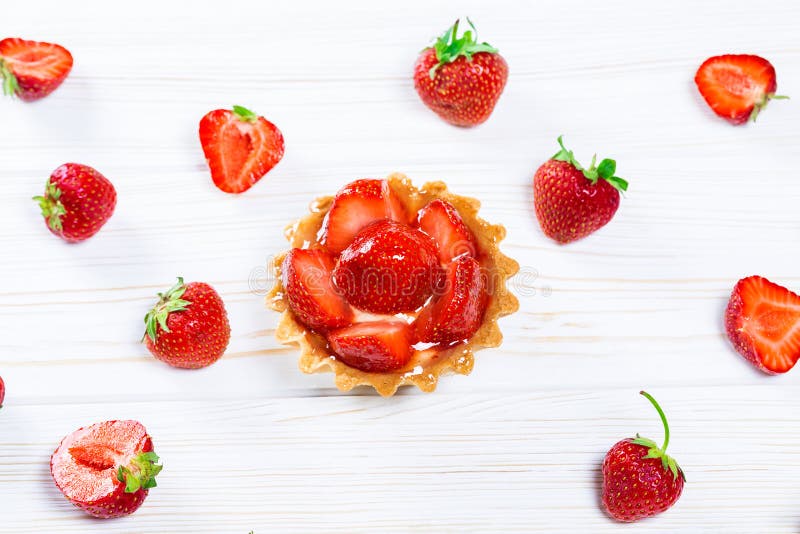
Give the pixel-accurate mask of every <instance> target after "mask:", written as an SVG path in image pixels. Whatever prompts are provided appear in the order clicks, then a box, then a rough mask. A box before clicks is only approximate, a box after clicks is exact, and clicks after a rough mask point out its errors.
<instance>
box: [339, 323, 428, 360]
mask: <svg viewBox="0 0 800 534" xmlns="http://www.w3.org/2000/svg"><path fill="white" fill-rule="evenodd" d="M328 341H329V342H330V344H331V349H333V352H334V353H336V359H338V360H341V361H342V362H343V363H345V364H347V365H349V366H350V367H354V368H356V369H360V370H361V371H365V372H367V373H385V372H388V371H395V370H397V369H400V368H401V367H403V366H404V365H406V364H407V363H408V361H409V360H410V359H411V355H412V354H413V352H414V351H413V349H412V347H411V345H412V344H413V342H414V340H413V339H412V332H411V328H410V327H409V326H408V324H407V323H404V322H402V321H375V322H369V323H358V324H354V325H353V326H350V327H348V328H343V329H341V330H337V331H335V332H332V333H330V334H329V335H328Z"/></svg>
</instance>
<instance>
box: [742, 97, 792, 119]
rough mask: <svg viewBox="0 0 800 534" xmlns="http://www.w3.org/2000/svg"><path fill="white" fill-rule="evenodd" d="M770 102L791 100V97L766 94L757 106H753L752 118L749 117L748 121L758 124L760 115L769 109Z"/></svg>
mask: <svg viewBox="0 0 800 534" xmlns="http://www.w3.org/2000/svg"><path fill="white" fill-rule="evenodd" d="M770 100H789V97H788V96H786V95H776V94H775V93H767V94H765V95H764V97H763V98H762V99H761V101H759V102H756V104H755V105H754V106H753V111H751V112H750V117H748V119H749V120H751V121H753V122H756V119H757V118H758V114H759V113H761V110H762V109H764V108H765V107H767V104H769V101H770Z"/></svg>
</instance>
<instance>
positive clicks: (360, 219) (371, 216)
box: [322, 178, 407, 254]
mask: <svg viewBox="0 0 800 534" xmlns="http://www.w3.org/2000/svg"><path fill="white" fill-rule="evenodd" d="M381 219H392V220H395V221H399V222H407V215H406V210H405V208H404V207H403V205H402V204H401V203H400V199H399V198H398V197H397V195H396V194H395V192H394V191H392V188H391V187H390V186H389V182H387V181H386V180H375V179H371V178H362V179H361V180H356V181H355V182H351V183H349V184H347V185H346V186H344V187H343V188H342V189H340V190H339V192H338V193H336V198H334V200H333V205H332V206H331V209H330V211H329V212H328V214H327V215H326V217H325V223H324V226H323V236H322V243H323V244H324V245H325V246H326V247H327V248H328V250H330V251H331V252H333V253H334V254H338V253H340V252H341V251H342V250H344V249H345V248H346V247H347V246H348V245H349V244H350V243H352V241H353V238H355V236H356V234H357V233H358V232H359V231H361V229H362V228H364V227H365V226H367V225H368V224H370V223H373V222H375V221H378V220H381Z"/></svg>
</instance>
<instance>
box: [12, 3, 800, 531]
mask: <svg viewBox="0 0 800 534" xmlns="http://www.w3.org/2000/svg"><path fill="white" fill-rule="evenodd" d="M198 4H200V3H198ZM529 4H530V5H529V6H527V7H525V8H524V9H523V7H522V3H520V2H516V1H510V0H509V1H507V2H486V1H469V2H462V3H461V6H462V7H461V8H462V12H455V11H453V10H452V7H453V6H450V7H449V8H448V6H446V5H444V3H443V2H441V3H440V2H430V1H423V0H411V1H407V2H402V3H383V2H370V3H367V2H363V3H359V2H354V1H349V2H344V1H340V2H326V1H322V0H320V1H317V2H302V1H301V2H276V1H267V2H259V3H250V2H241V1H228V2H216V3H214V5H213V6H206V5H205V4H203V5H194V3H192V4H191V7H188V6H189V5H190V3H188V2H187V3H186V4H185V6H183V7H179V6H177V5H175V6H173V5H172V4H170V3H168V2H163V1H161V2H156V1H144V2H132V3H128V4H127V5H125V6H123V5H121V4H118V3H114V2H99V1H94V2H81V3H79V2H67V1H62V0H38V1H36V2H27V3H20V2H7V3H6V5H4V6H3V10H2V14H0V20H1V22H2V24H0V31H2V32H3V36H6V35H8V36H16V35H19V36H23V37H27V38H33V39H41V40H52V41H55V42H58V43H61V44H63V45H65V46H67V47H68V48H69V49H70V50H71V51H72V53H73V55H74V56H75V68H74V70H73V72H72V74H71V76H70V77H69V79H68V80H67V81H66V83H65V84H64V85H63V86H62V88H61V89H59V90H58V91H57V92H56V93H54V94H53V95H52V96H51V97H49V98H47V99H46V100H43V101H41V102H40V103H36V104H29V105H26V104H23V103H21V102H17V101H12V100H9V99H4V100H3V101H2V102H0V123H1V124H2V128H0V181H1V182H2V193H0V246H2V250H3V253H2V261H0V279H2V284H1V285H0V315H2V320H0V349H1V350H0V375H2V376H3V378H4V379H5V380H6V383H7V387H8V393H7V401H6V406H5V407H4V408H3V410H2V411H0V532H3V533H14V534H22V533H51V532H52V533H64V532H71V533H99V532H102V533H107V532H110V533H166V532H170V533H174V532H190V533H215V534H218V533H241V534H245V533H247V532H248V531H250V530H251V529H253V530H255V532H256V534H264V533H267V532H289V531H292V532H343V533H355V532H408V531H420V532H423V531H424V532H444V531H446V532H467V531H470V532H472V531H475V532H478V531H480V532H523V531H525V532H546V533H554V532H567V533H583V532H587V533H589V532H591V533H601V532H617V531H623V530H630V531H633V530H634V529H635V530H636V531H637V532H669V533H674V532H691V533H698V532H708V533H718V532H723V531H724V532H727V533H732V532H747V533H770V534H776V533H789V532H797V531H798V530H800V506H798V504H797V503H798V499H800V483H799V482H798V480H800V455H798V452H800V446H799V445H798V444H797V442H798V438H800V428H798V425H800V409H798V405H800V387H798V384H800V370H797V371H794V372H792V373H789V374H788V375H786V376H783V377H768V376H765V375H762V374H760V373H759V372H757V371H755V370H754V369H752V368H751V367H750V366H749V365H748V364H747V363H746V362H745V361H744V360H743V359H742V358H740V357H739V356H738V355H736V354H735V353H733V351H732V350H731V349H730V347H729V346H728V343H727V341H726V339H725V337H724V335H723V334H722V329H721V320H722V317H721V315H722V310H723V307H724V304H725V302H726V299H727V296H728V294H729V291H730V289H731V287H732V286H733V284H734V282H735V281H736V280H737V279H738V278H740V277H743V276H745V275H749V274H755V273H759V274H762V275H765V276H768V277H770V278H772V279H773V280H775V281H776V282H779V283H783V284H786V285H788V286H790V287H793V288H795V289H798V288H800V267H798V264H800V250H798V238H800V210H798V205H799V203H800V180H798V177H797V174H798V171H797V167H798V163H799V162H800V157H798V156H800V151H799V150H798V137H799V136H800V111H798V105H797V101H796V100H789V101H782V102H775V103H773V104H772V105H771V106H770V109H768V110H767V111H766V112H765V113H763V115H762V116H761V117H760V119H759V122H758V123H757V124H755V125H750V126H746V127H740V128H735V127H732V126H730V125H728V124H727V123H725V122H723V121H722V120H719V119H717V118H715V117H714V116H713V115H712V114H711V112H710V111H709V110H708V109H707V108H706V106H705V104H704V103H703V102H702V101H701V99H700V97H699V95H698V94H697V92H696V90H695V88H694V84H693V81H692V80H693V75H694V71H695V69H696V68H697V66H698V65H699V64H700V62H702V61H703V60H704V59H705V58H706V57H708V56H710V55H714V54H717V53H724V52H729V51H732V52H748V53H758V54H761V55H764V56H765V57H767V58H769V59H770V60H771V61H772V62H773V64H774V65H775V67H776V69H777V72H778V84H779V89H780V92H781V93H786V94H790V95H792V96H795V97H800V46H798V43H799V42H800V41H798V37H797V28H798V26H799V25H800V5H798V4H797V3H796V2H793V1H791V0H774V1H772V2H762V3H760V4H759V5H758V6H754V5H753V3H752V2H744V1H735V2H734V1H730V0H717V1H710V2H702V3H701V2H693V1H691V0H681V1H679V2H664V3H662V4H658V5H656V4H653V3H643V2H637V1H635V0H625V1H614V2H603V3H600V2H578V1H574V0H550V1H546V2H536V3H533V2H531V3H529ZM463 14H468V15H470V16H471V17H472V18H473V20H474V21H475V22H476V24H477V25H478V26H479V29H480V30H481V36H482V38H485V39H486V40H488V41H490V42H491V43H492V44H494V45H495V46H497V47H498V48H499V49H500V50H501V53H502V54H503V55H504V56H505V57H506V59H507V60H508V63H509V65H510V69H511V77H510V80H509V83H508V86H507V89H506V92H505V94H504V95H503V97H502V99H501V100H500V103H499V105H498V107H497V109H496V110H495V113H494V115H493V116H492V118H491V119H490V121H489V122H488V123H487V124H485V125H483V126H481V127H479V128H475V129H471V130H463V129H456V128H453V127H450V126H448V125H447V124H445V123H443V122H442V121H440V120H439V119H438V118H437V117H436V116H435V115H434V114H433V113H431V112H430V111H428V110H427V109H426V108H424V107H423V105H422V104H421V103H420V101H419V100H418V98H417V95H416V94H415V92H414V89H413V85H412V82H411V79H410V76H411V68H412V65H413V62H414V60H415V57H416V53H417V52H418V51H419V50H420V49H421V48H422V47H423V46H424V45H425V44H426V43H427V42H428V39H429V38H430V37H432V36H434V35H436V34H438V33H439V32H440V31H442V30H444V29H445V28H446V27H447V25H448V24H450V23H451V22H452V21H453V19H454V18H455V17H456V16H458V15H463ZM232 104H242V105H245V106H248V107H250V108H252V109H253V110H255V111H257V112H259V113H262V114H264V115H266V116H267V117H268V118H269V119H270V120H272V121H274V122H275V123H276V124H278V125H279V127H280V128H281V129H282V130H283V133H284V135H285V137H286V140H287V149H286V156H285V158H284V160H283V162H281V163H280V165H279V166H278V167H276V168H275V170H273V172H271V173H270V174H269V175H268V176H267V177H266V178H265V179H264V180H263V181H262V182H260V183H259V184H258V185H257V186H256V187H254V188H253V189H252V190H250V191H249V192H248V193H246V194H243V195H240V196H230V195H225V194H223V193H221V192H219V191H218V190H217V189H215V188H214V187H213V185H212V184H211V180H210V177H209V174H208V170H207V168H206V165H205V162H204V160H203V156H202V152H201V150H200V146H199V142H198V139H197V123H198V121H199V119H200V117H201V116H202V115H203V114H204V113H205V112H206V111H208V110H210V109H214V108H218V107H228V106H230V105H232ZM559 134H564V135H565V139H566V141H567V143H568V144H569V146H571V147H572V148H573V149H574V150H575V151H576V153H577V154H578V155H579V156H580V157H581V158H583V159H584V160H587V161H588V159H589V158H590V157H591V154H592V152H593V151H597V152H598V153H599V154H600V155H601V156H607V157H614V158H616V159H617V161H618V172H619V174H620V175H621V176H624V177H625V178H627V179H629V180H630V182H631V188H630V191H629V193H628V194H627V195H626V198H625V199H624V200H623V202H622V206H621V208H620V210H619V212H618V213H617V215H616V217H615V219H614V220H613V221H612V223H611V224H609V225H608V226H607V227H606V228H605V229H603V230H601V231H600V232H598V233H597V234H595V235H594V236H591V237H590V238H588V239H585V240H584V241H581V242H578V243H575V244H573V245H569V246H566V247H562V246H557V245H555V244H554V243H552V242H550V241H549V240H547V239H546V238H545V237H544V236H543V235H542V233H541V231H540V230H539V228H538V225H537V223H536V221H535V218H534V214H533V209H532V199H531V186H530V182H531V177H532V175H533V172H534V171H535V169H536V168H537V167H538V165H539V164H541V163H542V162H543V161H544V160H545V159H546V158H548V157H549V156H551V155H552V154H553V153H555V151H556V148H557V147H556V144H555V139H556V137H557V136H558V135H559ZM66 161H78V162H82V163H86V164H90V165H92V166H95V167H96V168H97V169H99V170H100V171H101V172H103V173H104V174H105V175H106V176H108V177H109V178H110V179H111V180H112V181H113V183H114V184H115V186H116V188H117V191H118V193H119V202H118V206H117V211H116V213H115V215H114V216H113V218H112V219H111V220H110V222H109V223H108V224H107V226H106V227H105V228H104V229H103V230H102V231H101V232H100V233H99V234H98V235H97V236H95V237H94V238H92V239H91V240H90V241H88V242H86V243H84V244H81V245H77V246H68V245H66V244H64V243H62V242H60V241H59V240H58V239H56V238H54V237H53V236H51V235H50V234H49V233H48V232H47V231H46V229H45V226H44V224H43V223H42V221H41V220H40V217H39V215H38V212H37V207H36V206H35V204H34V203H33V202H32V201H30V200H29V198H30V197H31V196H33V195H35V194H39V193H41V191H42V188H43V186H44V183H45V180H46V179H47V176H48V175H49V173H50V171H52V170H53V169H54V168H55V167H57V166H58V165H60V164H61V163H64V162H66ZM391 171H401V172H405V173H406V174H408V175H409V176H410V177H412V178H413V179H414V181H415V183H417V184H418V185H419V184H422V183H423V182H425V181H427V180H433V179H441V180H444V181H446V182H447V183H448V184H449V185H450V187H451V188H452V189H453V190H454V191H456V192H457V193H460V194H466V195H470V196H475V197H478V198H480V199H482V201H483V209H482V214H483V215H484V216H485V218H487V219H488V220H490V221H492V222H501V223H503V224H505V225H506V227H507V228H508V239H507V241H506V243H505V246H504V250H505V251H506V253H508V254H509V255H511V256H512V257H514V258H516V259H517V260H518V261H519V262H520V263H521V265H522V269H523V270H522V274H521V275H520V276H519V277H517V279H516V280H515V281H514V287H515V290H516V292H517V294H518V295H519V296H520V300H521V309H520V311H519V312H518V313H517V314H515V315H513V316H511V317H509V318H507V319H505V320H503V321H502V323H501V324H502V328H503V330H504V333H505V336H506V340H505V343H504V344H503V346H502V347H501V348H499V349H497V350H491V351H485V352H481V353H479V354H478V357H477V361H476V366H475V370H474V372H473V373H472V375H471V376H468V377H461V376H453V377H447V378H444V379H443V380H442V381H441V383H440V385H439V388H438V390H437V391H436V392H435V393H433V394H430V395H425V394H420V393H419V392H418V391H414V390H410V389H405V390H402V391H401V392H400V394H398V395H397V396H395V397H393V398H389V399H384V398H380V397H378V396H376V395H375V394H373V393H372V392H371V391H368V390H360V391H356V392H353V393H350V394H340V393H339V392H338V391H336V389H335V388H334V387H333V380H332V376H331V375H329V374H322V375H311V376H307V375H302V374H301V373H299V371H298V370H297V368H296V357H297V354H296V351H295V350H292V349H287V348H284V347H281V346H279V345H278V344H277V343H276V341H275V340H274V338H273V330H274V327H275V325H276V320H277V314H275V313H273V312H270V311H268V310H267V309H266V308H265V307H264V305H263V300H262V294H263V290H264V285H265V283H266V280H265V278H264V271H263V266H264V265H265V263H266V262H267V261H268V259H269V257H270V256H271V255H272V254H273V253H275V252H277V251H279V250H281V249H283V248H284V247H285V242H284V239H283V236H282V229H283V227H284V225H286V224H287V223H288V222H290V221H292V220H293V219H294V218H296V217H298V216H300V215H302V214H304V213H305V211H306V207H307V204H308V203H309V201H311V200H312V199H313V198H314V197H316V196H319V195H322V194H328V193H331V192H333V191H335V190H336V189H337V188H338V187H340V186H341V185H343V184H344V183H346V182H348V181H350V180H352V179H354V178H357V177H363V176H384V175H386V174H388V173H389V172H391ZM179 274H180V275H183V276H184V277H186V279H187V280H204V281H207V282H209V283H211V284H213V285H214V286H216V288H217V289H218V290H219V291H220V293H221V294H222V296H223V298H224V300H225V303H226V305H227V308H228V311H229V314H230V318H231V324H232V329H233V337H232V340H231V344H230V347H229V349H228V352H227V354H226V356H225V357H224V358H223V359H222V360H221V361H220V362H218V363H217V364H215V365H213V366H212V367H210V368H208V369H204V370H201V371H194V372H186V371H179V370H173V369H170V368H168V367H166V366H165V365H163V364H161V363H159V362H157V361H155V360H154V359H153V358H152V357H151V356H150V355H149V354H148V353H147V351H146V350H145V348H144V347H143V346H142V345H141V344H140V343H139V339H140V338H141V335H142V328H143V325H142V317H143V316H144V313H145V311H146V310H147V308H148V307H149V305H150V304H151V303H152V301H153V299H154V294H155V293H156V292H157V291H160V290H163V289H166V288H167V287H168V286H169V285H170V284H171V283H172V282H173V280H174V277H175V276H176V275H179ZM641 388H646V389H648V390H649V391H650V392H651V393H652V394H654V395H655V396H656V398H658V399H659V400H660V402H661V403H662V405H663V406H664V408H665V410H666V411H667V414H668V416H669V417H670V420H671V423H672V431H673V438H672V444H671V447H670V450H671V452H672V453H673V454H674V456H675V457H676V458H677V459H678V460H679V462H681V464H682V465H683V467H684V468H685V470H686V473H687V476H688V480H689V481H688V483H687V486H686V490H685V492H684V495H683V497H682V498H681V499H680V501H679V502H678V504H677V505H676V506H675V507H674V508H673V509H672V510H670V511H669V512H668V513H666V514H664V515H662V516H660V517H658V518H656V519H652V520H648V521H646V522H643V523H640V524H638V525H637V526H635V527H630V528H628V527H626V526H624V525H618V524H615V523H613V522H611V521H610V520H608V519H607V518H606V517H605V516H604V515H603V514H602V512H601V510H600V508H599V506H598V499H599V482H600V475H599V464H600V462H601V460H602V457H603V455H604V453H605V451H606V450H607V449H608V448H609V447H610V446H611V445H612V444H613V443H614V442H615V441H617V440H618V439H621V438H623V437H628V436H631V435H633V434H634V433H635V432H637V431H638V432H641V433H643V434H645V435H648V436H651V437H653V438H655V439H657V440H660V439H661V428H660V423H659V421H658V418H657V416H656V414H655V412H654V411H653V410H652V408H651V407H650V405H649V404H648V403H647V401H646V400H644V399H642V398H640V397H639V396H638V395H637V392H638V391H639V389H641ZM111 418H135V419H138V420H140V421H142V422H143V423H144V424H145V425H146V426H147V428H148V430H149V431H150V433H151V434H152V435H153V437H154V440H155V444H156V448H157V451H158V453H159V454H160V455H161V456H162V457H163V460H164V464H165V468H164V471H163V474H162V475H161V477H160V479H159V487H158V488H157V489H155V490H153V491H152V493H151V495H150V497H149V498H148V500H147V501H146V503H145V505H144V506H143V507H142V508H141V509H140V510H139V511H138V512H137V513H136V514H135V515H133V516H131V517H128V518H125V519H122V520H116V521H105V522H101V521H97V520H91V519H90V518H88V516H84V515H83V514H81V513H80V512H79V511H78V510H76V509H74V508H73V507H71V505H69V504H68V503H67V502H66V501H65V500H64V499H63V498H62V497H61V495H60V494H59V493H58V491H57V490H56V489H55V487H54V485H53V483H52V481H51V478H50V475H49V470H48V459H49V455H50V453H51V452H52V450H53V449H54V448H55V446H56V445H57V444H58V442H59V440H60V439H61V437H62V436H64V435H65V434H67V433H68V432H70V431H72V430H74V429H75V428H77V427H79V426H82V425H85V424H88V423H92V422H95V421H99V420H104V419H111Z"/></svg>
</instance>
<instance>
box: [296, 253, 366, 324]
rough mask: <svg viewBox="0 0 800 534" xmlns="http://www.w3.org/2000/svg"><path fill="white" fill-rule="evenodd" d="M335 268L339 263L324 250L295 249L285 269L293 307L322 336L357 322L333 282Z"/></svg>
mask: <svg viewBox="0 0 800 534" xmlns="http://www.w3.org/2000/svg"><path fill="white" fill-rule="evenodd" d="M335 265H336V259H335V258H334V257H333V256H332V255H331V254H330V253H328V252H327V251H325V250H323V249H299V248H295V249H292V250H290V251H289V253H288V254H287V255H286V257H285V258H284V260H283V264H282V266H281V276H282V282H283V287H284V290H285V292H286V299H287V301H288V303H289V307H290V308H291V310H292V312H293V313H294V315H295V317H297V319H298V320H299V321H300V322H301V323H303V324H305V325H306V326H308V327H309V328H312V329H314V330H317V331H319V332H327V331H328V330H332V329H336V328H342V327H345V326H348V325H349V324H350V322H351V321H352V318H353V312H352V310H351V308H350V305H349V304H347V302H345V300H344V299H343V298H342V296H341V295H340V294H339V291H338V290H337V289H336V288H335V287H334V285H333V281H332V280H331V275H332V273H333V269H334V267H335Z"/></svg>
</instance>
